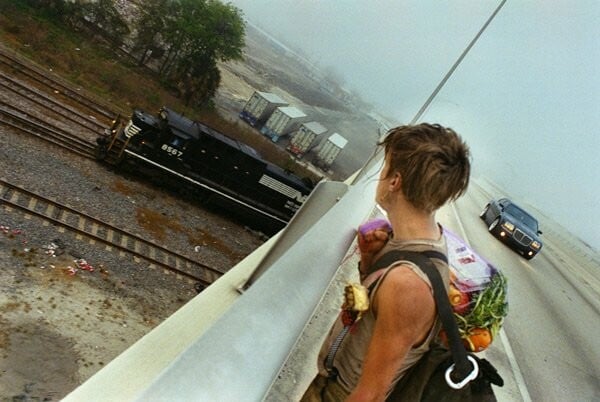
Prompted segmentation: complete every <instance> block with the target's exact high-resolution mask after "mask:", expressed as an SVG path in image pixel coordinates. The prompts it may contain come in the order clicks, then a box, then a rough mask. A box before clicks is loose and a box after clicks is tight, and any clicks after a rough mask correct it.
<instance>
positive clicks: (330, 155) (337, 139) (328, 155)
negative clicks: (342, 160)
mask: <svg viewBox="0 0 600 402" xmlns="http://www.w3.org/2000/svg"><path fill="white" fill-rule="evenodd" d="M346 144H348V140H347V139H345V138H344V137H342V136H341V135H339V134H338V133H333V134H332V135H331V136H330V137H329V138H327V139H326V140H325V141H323V143H322V144H321V145H320V147H319V150H318V151H317V159H319V161H320V162H321V163H322V164H323V165H326V166H329V165H331V164H332V163H333V161H334V160H335V158H337V156H338V155H339V153H340V152H341V151H342V149H344V147H345V146H346Z"/></svg>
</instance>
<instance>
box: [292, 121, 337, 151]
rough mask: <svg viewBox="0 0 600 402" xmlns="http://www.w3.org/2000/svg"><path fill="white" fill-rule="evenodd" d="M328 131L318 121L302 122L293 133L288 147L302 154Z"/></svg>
mask: <svg viewBox="0 0 600 402" xmlns="http://www.w3.org/2000/svg"><path fill="white" fill-rule="evenodd" d="M326 132H327V129H326V128H325V127H323V126H322V125H321V124H319V123H317V122H316V121H311V122H309V123H302V125H300V128H299V129H298V131H296V132H295V133H294V134H293V136H292V139H291V140H290V145H288V147H287V149H288V151H290V152H291V153H293V154H295V155H298V156H302V155H304V154H305V153H306V152H307V151H308V150H309V148H310V146H311V144H312V143H314V142H315V140H316V139H317V138H318V137H319V136H321V135H322V134H324V133H326Z"/></svg>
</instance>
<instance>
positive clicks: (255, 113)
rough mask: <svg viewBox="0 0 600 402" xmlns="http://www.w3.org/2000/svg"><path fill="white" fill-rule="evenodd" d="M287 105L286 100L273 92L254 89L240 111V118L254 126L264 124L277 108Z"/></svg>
mask: <svg viewBox="0 0 600 402" xmlns="http://www.w3.org/2000/svg"><path fill="white" fill-rule="evenodd" d="M287 105H288V103H287V102H286V101H284V100H283V99H281V98H280V97H279V96H277V95H275V94H273V93H270V92H260V91H254V93H253V94H252V96H251V97H250V99H248V101H247V102H246V105H245V106H244V109H243V110H242V112H241V113H240V118H241V119H243V120H245V121H247V122H248V123H250V125H252V126H257V125H262V124H263V123H264V122H265V120H266V119H267V118H268V117H269V116H270V115H271V113H273V111H274V110H275V108H277V107H280V106H287Z"/></svg>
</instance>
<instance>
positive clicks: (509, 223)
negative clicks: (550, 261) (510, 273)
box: [479, 198, 542, 260]
mask: <svg viewBox="0 0 600 402" xmlns="http://www.w3.org/2000/svg"><path fill="white" fill-rule="evenodd" d="M479 217H480V218H481V219H483V221H484V222H485V223H486V224H487V225H488V231H489V232H490V233H491V234H492V235H494V236H495V237H497V238H498V239H500V240H502V241H503V242H504V243H506V244H507V245H508V246H510V247H511V248H512V249H513V250H515V251H517V252H519V253H520V254H522V255H523V256H524V257H525V258H527V259H528V260H530V259H532V258H533V257H535V255H536V254H537V253H539V252H540V250H541V249H542V241H541V240H540V237H539V235H541V234H542V232H541V231H540V230H539V228H538V221H537V220H536V219H535V218H534V217H533V216H531V215H530V214H528V213H527V212H526V211H525V210H524V209H523V208H521V207H519V206H518V205H516V204H515V203H514V202H512V201H511V200H509V199H508V198H501V199H499V200H491V201H490V202H489V203H488V204H487V205H486V206H485V208H484V209H483V211H481V214H479Z"/></svg>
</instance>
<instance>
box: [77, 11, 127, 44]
mask: <svg viewBox="0 0 600 402" xmlns="http://www.w3.org/2000/svg"><path fill="white" fill-rule="evenodd" d="M79 3H80V5H81V8H80V13H81V16H82V19H83V20H85V21H87V22H89V23H91V24H92V25H93V26H96V27H98V28H99V29H100V30H101V31H102V33H103V35H104V36H106V37H107V38H108V40H110V41H111V42H113V43H114V44H116V45H120V44H121V43H122V42H123V38H124V37H125V35H127V34H129V27H128V25H127V22H125V20H124V19H123V17H122V16H121V14H120V13H119V11H117V9H116V8H115V2H114V0H97V1H89V2H88V1H79Z"/></svg>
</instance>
